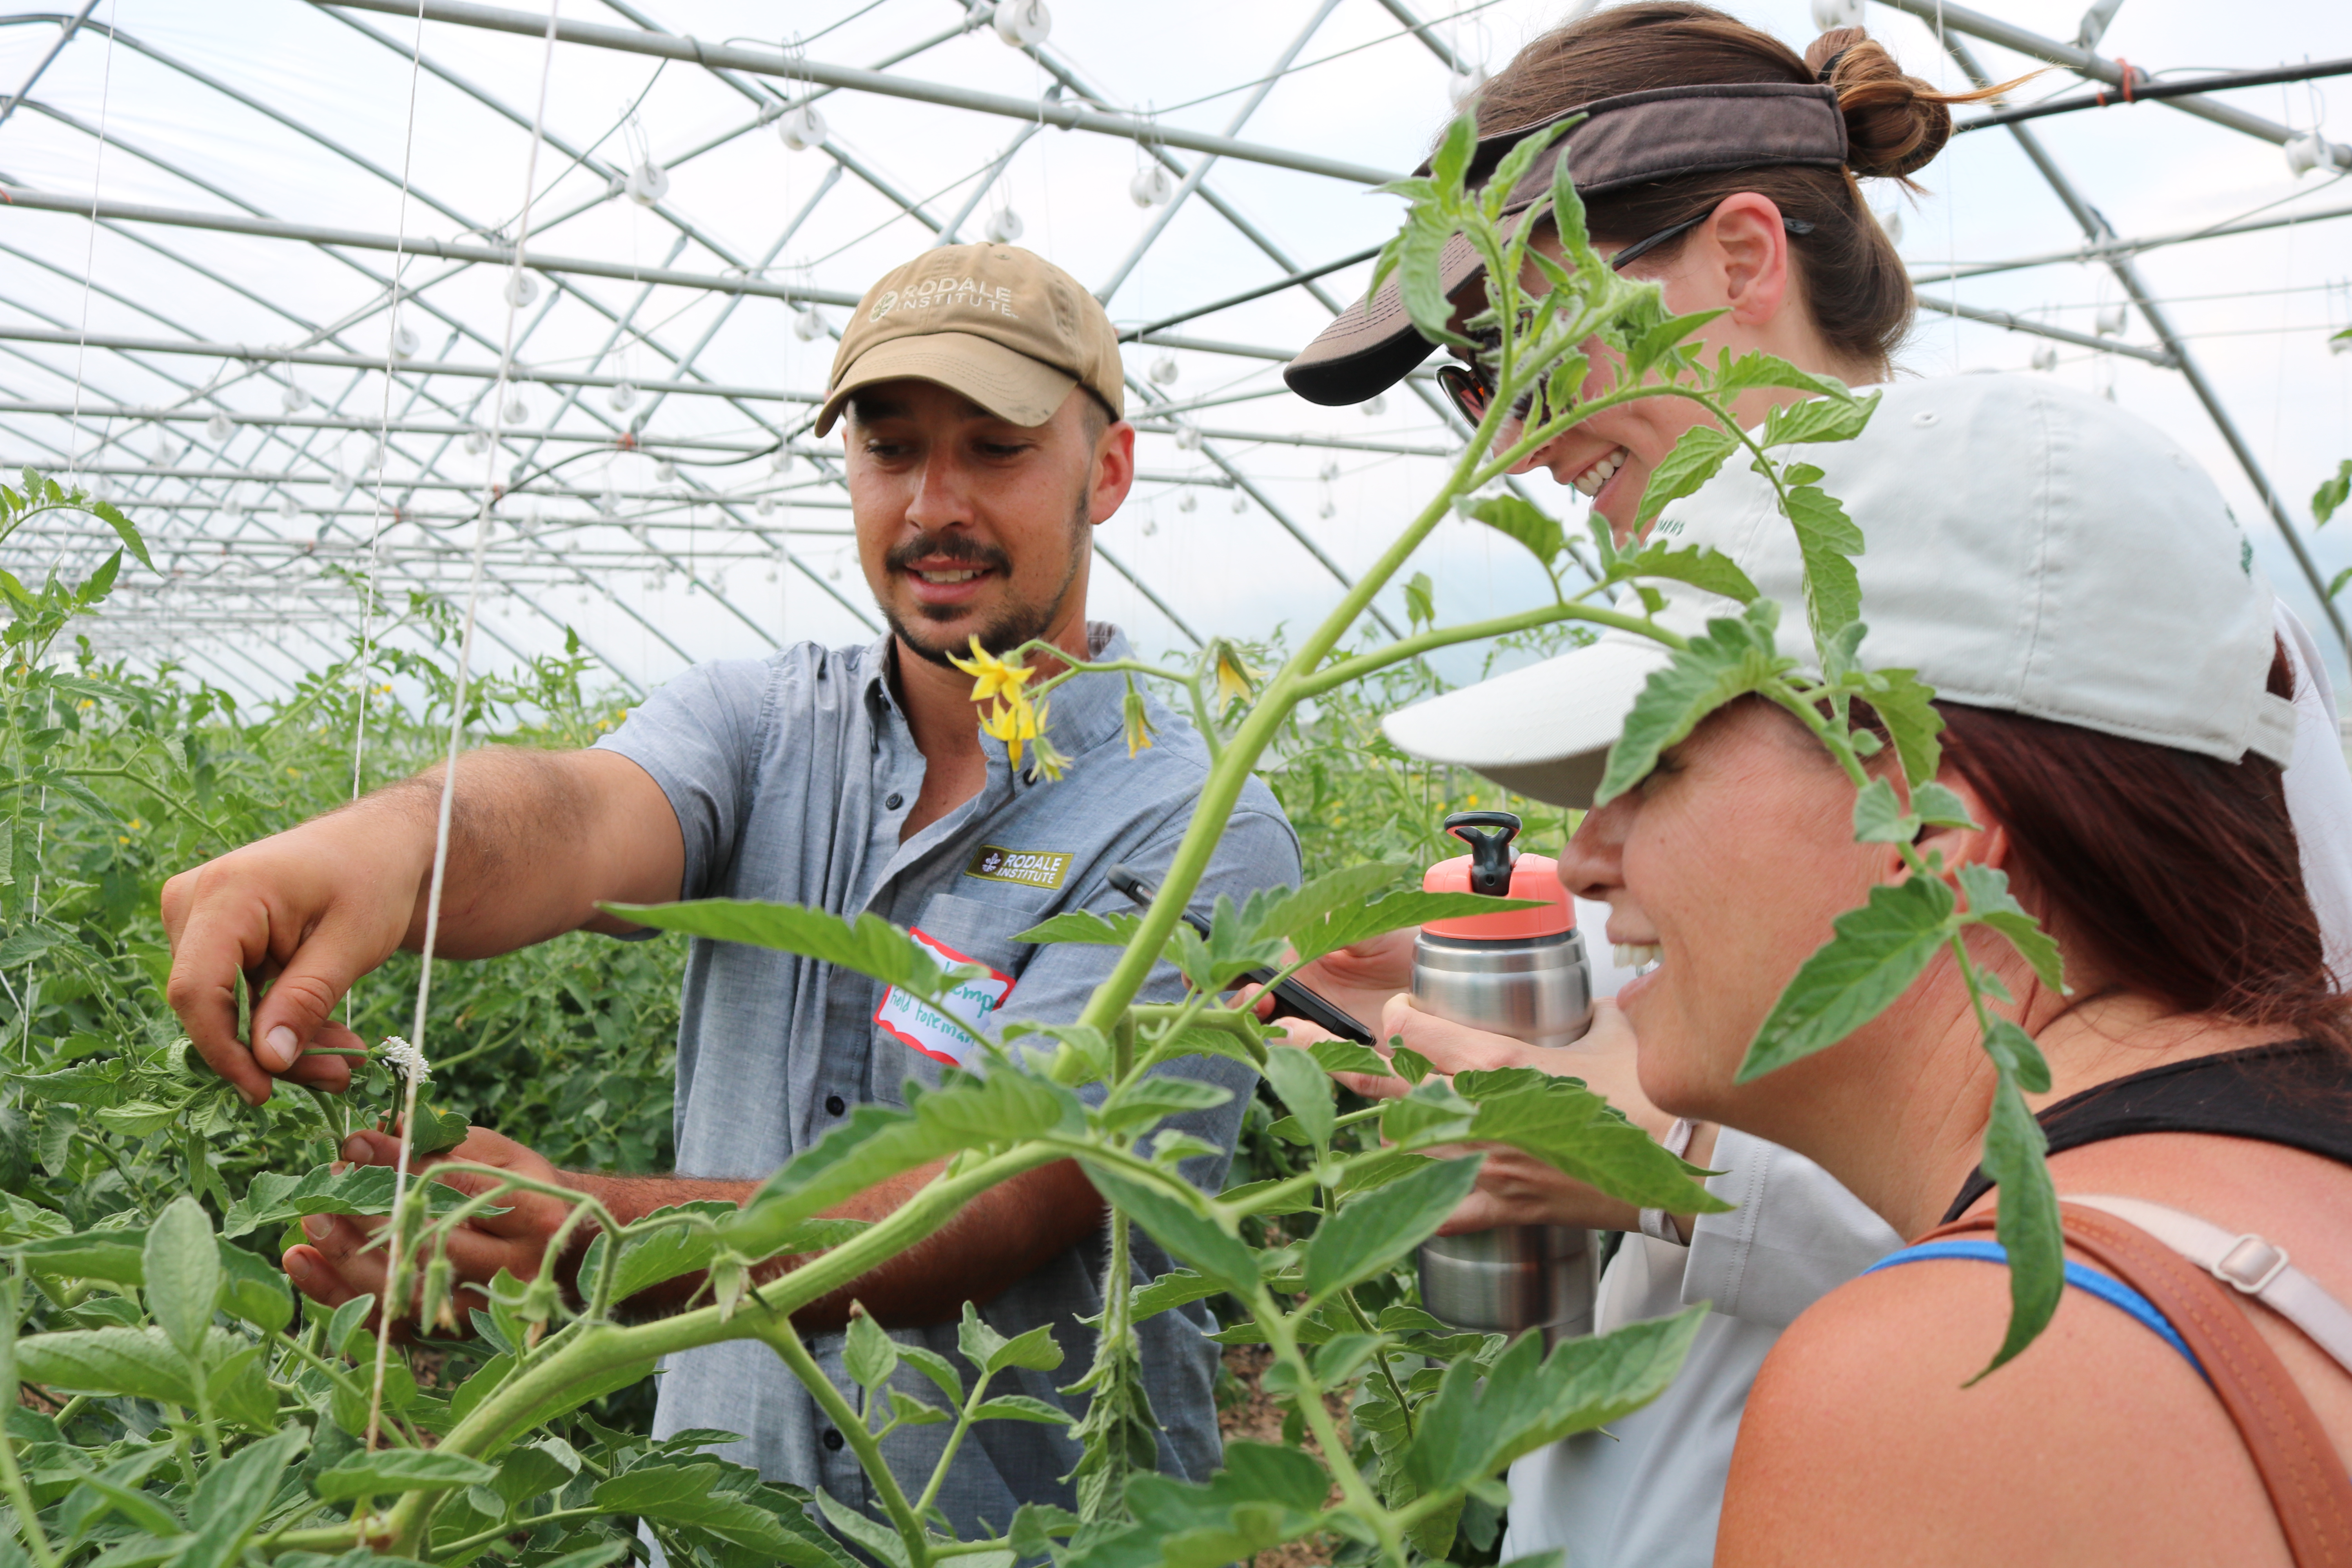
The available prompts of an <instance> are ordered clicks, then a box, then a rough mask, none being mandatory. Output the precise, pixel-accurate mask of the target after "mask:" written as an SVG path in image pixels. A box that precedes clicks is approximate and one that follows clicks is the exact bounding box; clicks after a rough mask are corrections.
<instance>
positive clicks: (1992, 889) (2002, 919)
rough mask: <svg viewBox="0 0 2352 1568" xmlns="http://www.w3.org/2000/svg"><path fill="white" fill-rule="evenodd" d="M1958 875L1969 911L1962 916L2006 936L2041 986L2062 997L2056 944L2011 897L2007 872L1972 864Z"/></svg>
mask: <svg viewBox="0 0 2352 1568" xmlns="http://www.w3.org/2000/svg"><path fill="white" fill-rule="evenodd" d="M1958 876H1959V883H1960V893H1961V895H1962V896H1963V897H1964V898H1966V899H1967V900H1968V901H1969V912H1968V914H1967V915H1966V916H1965V917H1963V918H1964V919H1965V920H1966V921H1967V922H1968V923H1969V924H1970V925H1987V926H1990V927H1992V929H1993V930H1995V931H1999V932H2000V934H2001V935H2003V936H2005V937H2007V938H2008V939H2009V945H2010V946H2011V947H2013V948H2015V949H2017V952H2018V956H2019V957H2021V958H2022V959H2024V960H2025V962H2026V963H2030V964H2032V966H2033V973H2035V974H2036V975H2038V976H2040V978H2041V981H2042V984H2044V985H2047V986H2048V987H2050V989H2051V990H2053V991H2055V992H2057V993H2058V994H2061V995H2063V994H2066V966H2065V961H2064V960H2063V958H2062V957H2061V956H2060V955H2059V952H2058V943H2057V942H2055V941H2054V940H2053V938H2052V937H2051V935H2050V933H2049V932H2048V931H2043V930H2042V922H2041V921H2037V920H2035V919H2034V918H2033V916H2032V914H2030V913H2028V912H2027V911H2026V909H2025V906H2024V905H2022V904H2021V903H2019V902H2018V901H2017V900H2016V899H2015V898H2014V897H2013V896H2012V895H2011V892H2010V890H2009V876H2008V873H2006V872H2004V871H2000V870H1999V869H1996V868H1993V867H1990V866H1986V865H1981V864H1979V863H1977V862H1973V861H1972V862H1970V863H1969V864H1968V865H1965V866H1962V867H1961V868H1959V872H1958Z"/></svg>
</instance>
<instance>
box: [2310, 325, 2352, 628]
mask: <svg viewBox="0 0 2352 1568" xmlns="http://www.w3.org/2000/svg"><path fill="white" fill-rule="evenodd" d="M2336 336H2337V337H2339V338H2340V337H2342V336H2344V333H2342V332H2338V333H2336ZM2347 500H2352V458H2345V459H2344V460H2343V461H2342V462H2340V463H2338V464H2336V472H2335V474H2334V475H2333V476H2332V477H2331V478H2328V479H2322V480H2320V481H2319V488H2318V489H2315V490H2314V491H2312V492H2311V515H2312V518H2313V520H2314V521H2315V526H2317V527H2320V528H2326V526H2327V520H2328V519H2330V518H2332V517H2334V516H2335V515H2336V510H2337V509H2338V508H2340V507H2341V506H2343V504H2344V503H2345V502H2346V501H2347ZM2336 581H2337V582H2338V583H2339V584H2340V583H2341V582H2342V581H2343V579H2342V578H2341V577H2340V576H2339V577H2338V578H2337V579H2336ZM2327 595H2328V597H2330V598H2334V597H2335V596H2336V590H2335V589H2334V588H2330V589H2328V590H2327Z"/></svg>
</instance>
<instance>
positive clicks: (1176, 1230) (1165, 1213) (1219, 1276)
mask: <svg viewBox="0 0 2352 1568" xmlns="http://www.w3.org/2000/svg"><path fill="white" fill-rule="evenodd" d="M1080 1163H1083V1164H1084V1165H1085V1166H1086V1172H1087V1179H1088V1180H1089V1181H1091V1182H1093V1183H1094V1184H1095V1190H1096V1191H1097V1192H1098V1193H1100V1194H1102V1195H1103V1197H1104V1199H1105V1201H1107V1202H1108V1203H1112V1204H1115V1205H1118V1208H1119V1211H1120V1212H1121V1213H1123V1214H1125V1215H1127V1217H1128V1218H1129V1219H1130V1220H1133V1221H1134V1222H1135V1223H1136V1224H1137V1225H1139V1226H1142V1227H1143V1228H1144V1230H1145V1231H1147V1232H1148V1233H1150V1237H1151V1239H1152V1240H1154V1241H1156V1242H1158V1243H1159V1244H1160V1246H1161V1247H1164V1248H1166V1249H1167V1251H1168V1254H1169V1256H1171V1257H1172V1258H1181V1259H1182V1260H1183V1261H1185V1262H1187V1263H1189V1264H1191V1265H1192V1267H1193V1268H1197V1269H1199V1270H1200V1271H1201V1272H1202V1273H1203V1274H1205V1275H1208V1276H1210V1277H1211V1278H1212V1279H1215V1280H1216V1281H1217V1282H1218V1283H1219V1284H1220V1285H1222V1286H1223V1288H1224V1289H1228V1290H1236V1291H1239V1292H1240V1293H1241V1294H1242V1295H1243V1296H1244V1297H1247V1296H1248V1295H1249V1294H1250V1293H1251V1292H1252V1291H1253V1290H1254V1289H1255V1288H1256V1285H1257V1255H1256V1254H1255V1253H1254V1252H1252V1251H1251V1250H1250V1249H1249V1247H1247V1246H1246V1245H1245V1244H1244V1243H1243V1242H1242V1240H1241V1239H1240V1238H1239V1237H1235V1236H1234V1235H1232V1234H1230V1233H1229V1232H1227V1231H1226V1230H1225V1229H1224V1228H1223V1226H1220V1225H1219V1224H1218V1223H1217V1221H1216V1220H1215V1219H1213V1218H1212V1217H1211V1216H1210V1215H1208V1214H1207V1213H1206V1212H1204V1210H1203V1208H1202V1207H1200V1206H1196V1205H1201V1204H1202V1200H1201V1199H1200V1198H1199V1197H1198V1196H1194V1197H1192V1200H1191V1201H1190V1202H1188V1201H1186V1199H1185V1198H1181V1197H1179V1196H1177V1195H1176V1194H1174V1193H1171V1192H1168V1191H1165V1190H1163V1189H1161V1188H1160V1187H1158V1186H1156V1185H1147V1184H1145V1183H1143V1182H1140V1181H1138V1180H1136V1179H1135V1178H1133V1177H1131V1176H1129V1175H1128V1174H1127V1173H1125V1172H1123V1171H1118V1170H1114V1169H1112V1168H1111V1167H1109V1166H1108V1165H1104V1164H1099V1163H1097V1162H1095V1161H1092V1160H1083V1159H1082V1160H1081V1162H1080ZM1187 1191H1188V1192H1189V1191H1190V1189H1189V1188H1188V1189H1187Z"/></svg>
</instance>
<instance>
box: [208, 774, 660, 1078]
mask: <svg viewBox="0 0 2352 1568" xmlns="http://www.w3.org/2000/svg"><path fill="white" fill-rule="evenodd" d="M440 800H441V781H440V779H439V777H438V776H437V770H436V772H434V773H425V774H422V775H420V776H418V777H416V778H414V779H406V780H404V781H402V782H401V783H399V784H392V785H389V786H387V787H385V788H383V789H381V790H378V791H376V792H375V793H374V794H373V795H369V796H368V797H367V798H366V799H364V800H362V801H359V802H357V803H356V804H354V805H348V806H345V807H343V808H341V809H340V810H337V811H331V812H329V813H328V814H327V815H326V816H320V817H317V818H314V819H313V820H311V821H310V822H306V823H304V824H303V825H302V826H299V827H297V828H293V829H290V830H289V831H288V832H285V833H281V834H278V836H277V837H274V838H265V839H263V840H261V841H260V842H259V843H257V844H248V845H247V846H246V847H244V848H242V849H236V850H232V851H231V852H230V853H228V854H226V855H224V856H222V857H221V858H219V859H217V860H212V861H207V862H206V863H205V864H204V865H202V866H199V867H197V868H195V869H194V870H193V871H184V872H182V873H181V874H180V875H179V876H176V877H174V878H173V879H171V880H170V881H169V882H167V883H165V884H164V885H163V930H164V932H165V934H166V935H167V936H169V937H170V939H171V942H172V978H171V981H170V983H169V984H168V985H167V986H166V987H165V995H166V997H167V998H168V999H169V1001H170V1002H171V1004H172V1010H173V1012H175V1013H177V1014H178V1015H179V1016H180V1022H181V1025H182V1026H183V1027H184V1028H185V1029H186V1030H187V1031H188V1038H189V1039H190V1040H192V1041H194V1043H195V1047H196V1049H197V1050H199V1051H200V1052H202V1053H203V1054H204V1058H205V1061H207V1062H209V1063H211V1064H212V1068H213V1070H214V1071H215V1072H217V1073H219V1074H220V1075H221V1076H222V1077H223V1078H226V1079H228V1080H229V1081H230V1082H231V1083H233V1084H235V1085H236V1089H237V1091H238V1092H239V1093H241V1094H243V1095H244V1096H245V1098H246V1099H247V1100H250V1101H252V1102H253V1103H254V1104H256V1105H258V1104H260V1103H261V1102H262V1101H263V1100H268V1098H269V1087H270V1079H271V1077H272V1075H275V1076H277V1077H279V1078H289V1079H294V1080H296V1081H298V1082H301V1083H315V1084H317V1085H318V1086H319V1087H320V1088H322V1089H342V1088H343V1087H344V1086H345V1085H346V1084H348V1083H349V1082H350V1080H351V1071H350V1069H349V1068H347V1067H346V1066H345V1065H344V1063H343V1060H342V1058H340V1057H305V1056H303V1055H301V1053H302V1052H303V1051H304V1050H306V1049H308V1048H310V1047H313V1046H340V1047H356V1046H358V1045H360V1044H361V1042H360V1041H359V1040H357V1039H355V1038H353V1037H352V1034H351V1032H350V1031H349V1030H347V1029H345V1028H343V1027H342V1026H341V1025H338V1024H336V1023H334V1022H333V1020H332V1015H333V1012H334V1008H335V1004H336V1003H338V1002H339V1001H341V999H342V995H343V993H344V992H345V991H347V990H349V989H350V988H351V984H352V981H354V980H356V979H357V978H358V977H359V976H361V975H362V974H365V973H367V972H368V971H370V970H372V969H373V968H374V967H375V966H376V965H378V964H380V963H383V961H384V960H385V959H387V958H389V957H391V956H392V955H393V953H394V952H397V951H398V950H399V949H400V948H402V947H404V946H407V947H415V946H417V945H419V944H421V943H422V942H424V940H425V885H426V879H427V878H428V877H429V876H430V875H431V872H432V867H433V839H434V831H435V823H436V818H437V816H438V813H439V810H440ZM685 875H686V838H685V836H684V834H683V832H682V831H681V830H680V828H679V827H678V825H677V814H676V813H675V812H673V811H672V810H671V809H670V805H669V797H668V796H667V795H665V794H663V793H662V787H661V785H659V784H656V783H655V782H654V779H653V775H652V774H650V773H646V770H645V769H644V768H642V767H640V766H638V765H637V764H636V763H633V762H631V761H630V760H629V759H628V758H626V757H625V756H622V755H621V754H620V753H619V752H611V751H603V752H600V751H595V750H589V751H585V752H534V751H530V750H529V749H527V748H523V747H519V746H517V747H509V746H493V747H489V748H487V749H485V750H482V751H479V752H467V753H466V754H465V755H464V756H463V757H461V758H459V759H458V763H457V788H456V789H455V791H454V792H453V793H452V795H451V801H450V817H449V858H448V864H447V867H446V876H445V878H444V879H443V885H442V890H441V925H440V929H439V931H437V932H436V935H435V938H434V951H435V952H436V953H437V954H438V955H439V956H440V957H443V958H488V957H491V956H493V955H494V954H497V953H501V952H513V951H514V950H515V949H516V948H519V947H527V946H529V945H530V943H532V942H545V941H546V940H547V939H548V938H550V937H551V936H557V935H560V934H561V933H562V932H564V931H574V930H577V929H579V928H580V927H582V926H586V927H589V928H590V929H592V930H595V931H627V930H629V929H631V928H630V927H629V926H628V925H627V924H626V923H625V922H624V921H620V920H618V919H616V918H615V917H614V916H611V915H607V914H604V913H602V912H601V911H600V910H598V908H597V905H598V904H599V903H600V902H601V901H604V900H611V901H614V902H617V903H636V904H652V903H660V902H663V901H664V900H669V899H675V898H677V896H678V892H679V888H680V883H681V881H682V879H684V877H685ZM240 973H242V974H243V975H244V976H245V979H246V982H247V985H248V986H249V987H250V988H251V989H252V990H253V992H254V993H255V994H257V996H258V997H259V1000H258V1001H257V1002H256V1003H255V1004H254V1008H253V1037H252V1039H251V1041H250V1042H249V1043H250V1045H251V1047H252V1048H251V1049H250V1050H248V1049H247V1044H248V1042H247V1041H244V1040H240V1039H238V1038H237V1037H236V985H237V976H238V975H239V974H240ZM264 986H267V987H268V991H267V993H266V994H265V993H264V992H263V987H264Z"/></svg>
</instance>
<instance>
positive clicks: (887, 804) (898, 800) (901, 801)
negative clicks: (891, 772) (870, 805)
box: [882, 795, 907, 811]
mask: <svg viewBox="0 0 2352 1568" xmlns="http://www.w3.org/2000/svg"><path fill="white" fill-rule="evenodd" d="M906 804H907V797H906V796H905V795H892V796H890V798H889V799H887V800H886V801H884V802H883V803H882V805H883V808H884V809H885V810H887V811H896V810H898V808H899V807H900V806H902V805H906Z"/></svg>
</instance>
